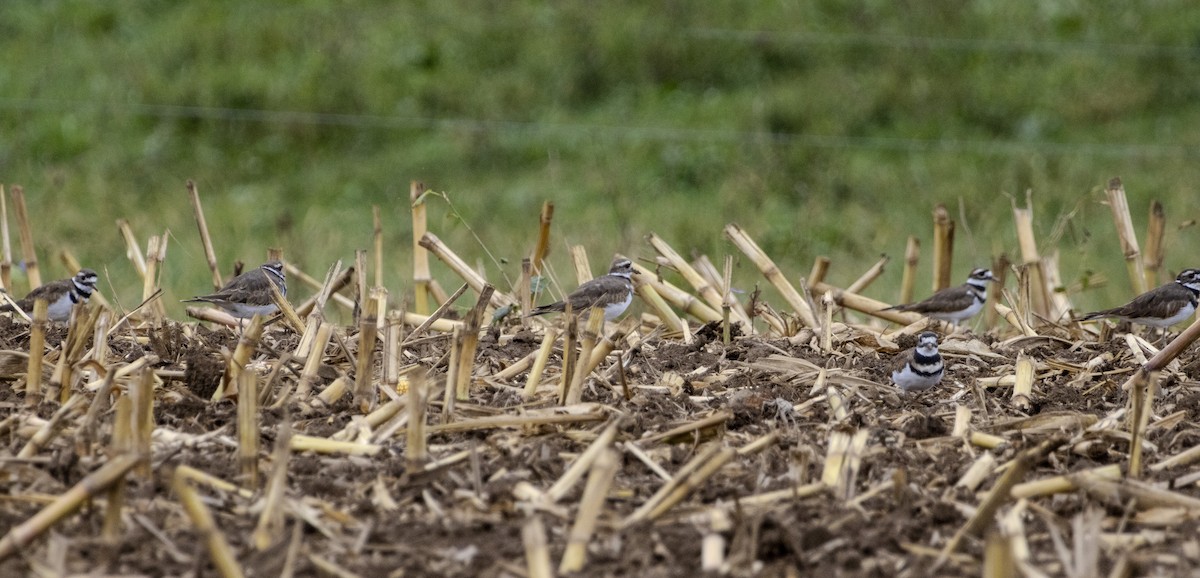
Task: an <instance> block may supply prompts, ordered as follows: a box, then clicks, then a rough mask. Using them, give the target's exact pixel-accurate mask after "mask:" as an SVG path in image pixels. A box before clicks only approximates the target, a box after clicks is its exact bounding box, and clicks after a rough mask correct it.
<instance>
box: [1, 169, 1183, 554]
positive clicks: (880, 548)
mask: <svg viewBox="0 0 1200 578" xmlns="http://www.w3.org/2000/svg"><path fill="white" fill-rule="evenodd" d="M418 193H419V188H418V187H416V186H414V199H417V201H416V202H414V205H413V221H414V223H413V227H414V232H415V233H414V240H415V241H416V244H415V245H414V263H413V279H414V281H413V283H412V285H411V286H409V287H404V288H402V289H401V290H400V291H396V290H395V289H396V288H392V292H391V293H389V292H388V291H387V290H386V289H383V288H381V287H374V286H373V284H372V283H371V282H370V281H368V279H369V278H371V277H372V275H377V274H379V273H380V270H379V268H380V267H382V264H383V263H384V260H383V259H382V257H381V256H380V252H381V251H380V247H379V246H378V245H377V246H376V248H375V251H373V252H368V253H360V254H359V255H358V257H357V258H356V259H355V261H354V266H353V267H348V266H342V264H340V263H339V264H335V265H334V266H333V267H332V268H331V269H330V271H329V273H328V275H327V276H326V277H325V281H324V282H321V281H318V280H312V281H311V285H310V286H305V283H304V282H302V281H301V280H300V279H299V274H300V273H301V272H299V271H297V270H295V269H289V271H288V274H289V280H290V281H291V282H292V283H291V288H292V290H291V291H290V293H289V299H290V302H291V303H290V305H289V306H287V307H285V313H286V314H285V315H283V316H282V318H281V319H279V320H278V321H276V322H274V323H271V324H264V323H263V321H264V320H262V319H256V320H255V321H253V322H251V323H250V324H248V325H247V326H246V327H244V328H243V329H242V330H241V331H235V330H233V329H230V328H227V327H223V326H221V325H219V324H211V323H209V324H206V323H201V324H197V323H196V322H195V321H191V322H187V321H183V320H179V319H167V318H165V317H164V316H163V315H162V311H161V309H158V308H157V307H156V305H155V303H156V300H155V297H154V296H155V292H156V289H157V287H156V284H155V270H156V268H157V267H160V266H161V262H160V259H161V253H156V252H155V251H153V250H152V251H150V252H149V254H147V255H145V256H142V255H141V254H140V252H139V251H138V250H137V246H138V243H137V242H136V241H135V240H134V239H133V236H132V235H131V237H130V250H131V255H132V256H133V258H135V259H136V260H140V261H141V262H142V267H140V268H139V269H140V270H144V271H145V272H146V273H145V274H146V279H147V281H146V283H145V288H146V289H145V297H146V298H147V302H146V303H144V304H143V305H142V306H141V307H139V308H137V309H136V310H133V311H128V312H124V311H123V312H120V313H117V312H113V311H110V310H108V309H107V308H105V307H104V306H103V304H101V303H98V302H97V300H95V299H94V300H93V302H92V305H90V306H89V307H87V308H86V309H80V310H78V311H77V312H76V315H75V316H74V317H73V320H72V322H71V324H70V325H69V326H63V325H48V324H44V323H34V324H33V325H30V324H29V323H28V322H26V321H24V320H22V319H13V318H8V317H0V350H2V351H0V368H2V369H0V372H2V373H0V378H3V379H4V381H3V383H2V384H0V412H2V413H0V415H2V418H0V435H2V436H3V440H4V444H3V449H0V463H3V468H2V469H0V487H2V488H3V493H2V495H3V499H2V500H0V529H3V530H4V532H3V538H2V539H0V574H3V575H6V576H17V575H43V576H50V575H55V576H61V575H73V574H80V575H82V574H89V573H95V574H101V575H111V574H118V575H146V576H160V575H175V576H212V575H220V576H242V575H244V576H309V575H332V576H431V575H441V576H533V577H542V576H552V575H588V576H611V575H625V576H678V575H685V574H695V573H696V572H698V571H702V570H703V571H708V572H711V573H713V574H728V575H734V576H749V575H762V576H801V575H818V576H859V575H867V576H929V575H943V576H977V575H980V573H981V572H984V573H986V574H987V575H990V576H1014V575H1018V574H1022V575H1031V576H1040V575H1047V576H1096V575H1102V574H1103V575H1109V576H1132V575H1143V574H1162V575H1175V574H1181V573H1185V572H1186V571H1187V569H1188V568H1190V567H1192V566H1194V565H1197V564H1200V542H1198V541H1197V539H1196V538H1195V535H1196V530H1197V523H1196V521H1195V520H1196V518H1197V514H1198V513H1200V491H1197V488H1196V485H1195V484H1196V481H1197V480H1200V475H1198V474H1197V470H1196V469H1195V466H1194V464H1193V462H1194V461H1195V460H1196V458H1197V456H1198V455H1200V453H1198V452H1196V451H1195V448H1194V444H1195V441H1196V440H1197V439H1198V437H1200V429H1198V428H1197V427H1196V424H1195V419H1194V415H1195V413H1196V412H1197V411H1200V387H1198V386H1200V384H1198V383H1197V382H1196V381H1195V379H1194V376H1195V373H1196V367H1197V364H1198V363H1200V359H1198V358H1197V356H1196V355H1195V353H1194V351H1193V350H1191V349H1190V348H1189V347H1188V345H1189V344H1190V343H1191V341H1192V340H1193V339H1194V338H1195V337H1196V335H1197V334H1200V332H1198V331H1194V330H1192V329H1188V330H1186V331H1184V332H1183V333H1181V334H1178V335H1177V334H1174V333H1172V334H1171V335H1170V337H1168V339H1167V340H1160V339H1158V337H1157V336H1156V335H1152V334H1143V333H1141V332H1140V330H1139V331H1135V332H1134V333H1133V334H1129V333H1127V332H1126V331H1125V329H1126V328H1124V327H1117V328H1116V329H1117V330H1116V331H1112V330H1110V329H1111V328H1110V327H1109V326H1107V325H1103V324H1088V325H1087V326H1084V325H1080V324H1078V323H1075V322H1073V321H1070V319H1071V318H1072V317H1071V314H1070V312H1071V302H1070V299H1071V295H1072V293H1071V289H1070V288H1067V290H1065V291H1059V290H1058V282H1057V278H1058V275H1057V264H1056V263H1055V262H1054V260H1053V259H1040V258H1039V257H1038V254H1037V252H1038V250H1039V247H1038V246H1037V245H1038V244H1037V240H1036V239H1034V238H1033V236H1032V228H1031V226H1030V223H1031V222H1032V212H1033V209H1032V207H1024V208H1021V207H1015V206H1014V209H1013V214H1014V219H1015V222H1016V229H1017V231H1018V234H1019V235H1020V241H1021V247H1022V251H1023V255H1022V259H1021V264H1020V265H1016V266H1008V267H999V266H998V267H994V269H995V270H996V272H997V274H998V275H999V277H1000V278H1001V281H1002V283H1003V291H992V292H991V295H990V296H989V303H988V307H987V309H986V310H985V314H983V315H981V316H980V320H979V321H978V322H976V323H975V324H973V326H969V327H964V328H961V329H959V330H958V331H954V328H952V327H950V326H948V325H943V324H940V323H937V322H928V321H925V320H923V319H922V318H920V317H919V316H916V315H915V314H912V313H900V312H886V313H879V315H881V316H883V317H884V318H882V319H881V318H879V317H876V316H873V315H869V314H867V313H868V312H877V311H878V310H879V309H880V308H882V307H885V306H886V304H883V303H880V302H878V301H874V300H871V299H868V298H866V297H863V296H862V295H861V293H862V291H863V290H864V289H865V288H867V287H868V286H869V285H870V284H871V282H872V281H873V280H874V279H875V278H876V277H877V276H878V275H879V274H880V272H881V271H882V267H883V265H884V263H883V262H881V263H880V264H879V265H878V266H877V267H874V268H872V269H871V270H869V271H867V272H865V273H864V274H863V275H862V277H861V278H860V279H859V280H858V281H856V282H855V283H854V284H853V285H852V286H850V287H847V288H839V287H832V286H830V285H828V284H827V283H825V282H824V279H823V278H824V272H825V271H826V269H827V268H828V265H830V264H829V263H827V262H822V261H821V260H820V259H818V260H817V263H816V265H815V266H814V268H813V270H812V271H811V272H797V271H780V270H779V269H778V268H776V267H775V266H774V264H773V262H772V260H771V259H770V256H768V255H765V254H763V253H762V252H761V251H760V250H759V249H758V247H757V245H756V244H755V242H754V240H753V232H752V231H745V230H742V229H741V228H740V227H738V226H737V225H732V224H731V225H729V226H728V227H727V228H726V229H725V230H724V231H723V233H724V235H725V236H726V237H727V238H728V239H729V240H730V241H731V244H730V245H729V247H730V251H729V255H730V258H729V259H726V256H724V255H722V256H719V258H717V259H710V258H709V257H707V256H700V257H698V258H696V259H694V260H692V261H688V260H685V259H683V258H682V257H680V255H679V253H678V252H677V251H676V250H675V249H674V248H672V247H671V245H670V244H669V242H668V241H667V240H664V239H662V238H660V237H658V236H655V235H653V234H652V235H650V236H649V237H648V246H647V247H646V248H645V250H644V253H643V255H641V257H642V258H641V259H640V260H639V259H635V262H636V263H637V267H638V269H637V273H636V274H635V278H634V280H635V284H636V287H637V291H638V294H639V297H640V299H639V300H638V301H639V305H638V306H636V307H635V308H634V309H632V310H631V311H630V312H629V313H626V314H625V316H624V318H622V319H619V320H618V321H617V322H612V323H608V324H607V327H600V326H599V323H598V321H599V320H600V319H602V316H599V315H594V316H592V320H591V321H586V322H576V321H571V322H569V323H568V322H567V319H566V318H565V316H560V315H554V316H549V317H546V318H522V317H521V316H520V315H519V314H515V313H513V309H514V307H515V306H518V305H521V304H524V307H525V308H526V309H527V308H528V305H529V300H530V299H531V296H530V293H531V288H536V287H537V286H539V285H543V284H545V283H544V282H543V281H541V280H540V279H541V277H540V276H537V275H534V274H533V271H535V270H537V268H538V267H539V265H540V264H541V263H542V261H541V257H542V256H544V254H545V250H546V247H547V246H548V245H547V243H548V238H547V237H548V232H549V230H550V229H549V223H550V219H551V217H552V211H551V210H546V211H544V212H543V219H542V222H541V228H540V230H539V235H538V240H537V242H536V245H535V246H536V247H537V248H536V249H535V250H534V253H533V256H532V259H531V260H530V262H529V263H528V264H527V265H524V266H522V270H521V271H519V272H518V271H515V266H514V273H513V278H514V279H519V280H518V281H516V282H515V283H513V286H512V287H503V288H501V287H493V286H492V285H489V284H488V282H487V280H485V279H483V278H482V277H480V276H479V274H478V273H477V272H476V271H474V270H473V269H472V268H471V267H470V266H467V265H466V264H465V262H464V260H463V258H461V257H460V256H459V255H458V254H457V253H456V252H455V251H454V250H452V249H451V248H449V247H446V246H445V245H444V244H442V243H441V242H440V241H439V240H438V238H437V237H436V235H435V234H433V233H427V232H426V231H425V224H424V221H425V217H424V208H423V205H422V203H421V202H420V200H419V199H420V198H419V195H418ZM193 194H194V193H193ZM194 198H195V200H196V203H195V205H194V206H195V207H196V208H197V211H198V215H201V214H202V212H199V211H201V209H200V203H199V199H198V197H194ZM1123 198H1124V193H1123V189H1122V188H1121V186H1120V183H1119V182H1117V181H1114V182H1113V183H1110V185H1109V202H1110V203H1111V204H1112V205H1113V206H1114V211H1113V213H1114V219H1115V221H1116V223H1117V230H1118V231H1122V230H1130V231H1131V230H1132V228H1131V227H1130V228H1128V229H1126V228H1125V226H1124V225H1126V224H1127V223H1128V219H1129V218H1130V216H1129V215H1128V211H1127V210H1125V209H1123V203H1122V199H1123ZM549 208H550V207H547V209H549ZM200 222H202V219H200ZM934 228H935V236H936V239H935V243H934V246H935V248H936V249H935V255H933V261H934V264H935V267H934V268H935V271H937V272H938V273H937V274H939V275H941V276H942V277H943V283H945V282H946V280H947V279H948V278H949V274H950V272H951V268H950V258H949V255H950V248H951V239H952V237H953V235H952V230H953V224H952V223H951V222H949V221H948V218H947V217H946V216H945V214H944V213H942V214H941V215H940V219H939V220H937V222H935V223H934ZM25 229H27V225H26V226H22V230H25ZM201 229H202V231H201V237H202V238H205V235H204V232H203V225H201ZM721 233H722V232H719V231H713V233H712V234H714V235H718V234H721ZM913 233H914V234H917V233H919V231H913ZM377 234H378V233H377ZM1158 234H1161V230H1160V231H1159V233H1158ZM1123 241H1125V242H1127V243H1129V244H1136V239H1132V238H1128V237H1124V238H1123ZM534 244H535V243H534V242H533V241H532V240H531V245H534ZM155 245H156V242H152V243H151V244H150V246H151V248H153V247H154V246H155ZM1145 246H1146V247H1145V252H1144V253H1145V254H1144V257H1143V256H1142V255H1139V254H1135V253H1130V254H1129V255H1128V257H1129V262H1130V272H1131V275H1132V276H1133V278H1131V281H1132V282H1134V283H1140V284H1144V283H1145V282H1146V280H1147V279H1149V280H1151V281H1153V280H1156V279H1157V280H1158V281H1163V280H1166V277H1167V275H1166V272H1160V271H1159V268H1160V266H1161V263H1162V255H1161V251H1162V249H1161V245H1160V244H1159V243H1158V242H1157V241H1156V240H1155V239H1154V234H1153V233H1152V234H1151V235H1150V238H1148V239H1146V241H1145ZM460 249H461V248H460ZM591 249H592V251H593V252H592V254H591V255H590V258H591V260H592V261H591V262H592V263H599V262H600V261H605V262H606V261H607V259H608V257H609V255H607V254H604V253H603V251H604V248H601V247H593V248H591ZM1040 249H1041V250H1042V251H1045V252H1046V254H1051V252H1052V251H1050V249H1051V248H1050V247H1040ZM426 251H428V252H426ZM650 255H653V257H650ZM284 256H285V259H286V254H285V255H284ZM574 256H575V257H576V265H577V268H578V269H579V270H580V271H581V272H584V273H583V274H582V275H581V278H586V275H587V273H586V272H587V271H588V270H589V267H588V266H587V262H588V257H589V255H587V254H585V253H584V252H583V251H582V250H579V251H576V252H574ZM909 257H910V258H909V259H907V260H906V263H905V264H904V266H905V267H906V268H909V270H910V271H911V268H912V267H915V265H916V262H917V258H918V256H917V255H916V254H915V253H914V254H912V255H909ZM1113 258H1114V259H1120V258H1122V256H1120V255H1114V256H1113ZM735 264H736V269H737V273H738V281H737V282H736V283H735V282H731V278H732V275H731V271H732V269H733V268H734V265H735ZM195 266H197V267H203V266H204V265H203V264H201V263H196V264H195ZM214 266H215V264H214ZM435 267H445V268H447V269H449V270H452V271H453V272H454V273H455V274H457V275H458V276H460V277H461V278H462V279H463V285H464V289H465V291H463V290H460V291H458V292H453V294H452V295H446V293H447V292H446V291H444V290H443V289H442V288H441V287H440V286H439V285H438V284H437V283H436V282H433V281H431V279H432V277H431V274H430V269H431V268H435ZM759 272H761V273H762V275H761V276H759V275H758V273H759ZM311 273H317V275H316V277H318V278H319V277H320V275H319V272H311ZM802 273H807V277H806V278H802V277H801V274H802ZM752 275H753V276H752ZM377 278H378V277H377ZM1006 278H1007V282H1004V280H1005V279H1006ZM905 279H906V286H905V288H903V289H904V291H905V292H907V295H909V296H911V295H912V292H913V284H912V275H909V274H906V275H905ZM760 282H761V284H762V285H763V286H764V287H765V286H766V285H767V284H770V285H772V286H773V290H774V291H777V294H778V295H780V296H781V297H780V298H779V299H774V298H773V300H774V301H775V302H768V301H767V300H766V299H765V298H764V297H763V296H762V295H761V294H759V293H758V292H757V291H753V292H752V293H739V292H736V291H731V290H729V289H730V286H731V285H734V286H736V285H737V284H738V283H743V284H744V286H747V287H754V286H756V285H758V284H759V283H760ZM949 282H950V283H951V284H953V283H957V282H958V280H951V281H949ZM561 285H562V286H563V287H564V288H567V289H569V288H571V287H574V282H573V281H571V282H568V281H566V280H563V282H562V283H561ZM102 286H103V283H102ZM1135 286H1137V285H1135ZM197 292H203V291H197ZM305 293H312V294H313V295H312V297H311V298H306V299H300V297H301V296H302V295H303V294H305ZM773 294H774V293H773ZM304 296H305V297H307V295H304ZM550 300H551V299H550V298H548V297H547V296H546V295H544V294H543V295H541V297H540V298H539V299H538V300H537V302H539V303H545V302H548V301H550ZM451 303H452V304H453V305H451V306H448V307H439V304H445V305H450V304H451ZM346 311H354V312H356V313H355V315H356V317H355V319H356V321H355V322H354V323H351V324H348V325H337V324H335V323H333V322H326V321H325V319H326V313H328V316H329V318H330V319H333V318H334V317H335V314H336V315H337V316H338V318H340V316H341V315H344V314H345V312H346ZM189 313H193V314H195V315H199V316H205V315H206V314H205V313H203V312H201V311H197V310H193V309H189ZM505 313H508V314H507V315H505ZM214 319H215V317H214ZM927 325H929V326H930V327H931V328H933V329H934V330H936V331H938V332H939V333H942V334H943V337H942V339H941V343H942V353H943V355H944V356H945V357H946V359H947V361H948V364H947V374H946V378H945V380H944V381H943V382H942V384H941V385H940V386H938V387H936V388H934V389H932V390H930V391H928V392H925V393H922V394H918V395H909V396H901V395H899V392H898V390H897V389H895V387H894V386H892V385H891V384H890V382H889V375H888V374H887V373H886V370H885V368H886V366H887V365H888V364H889V362H890V361H891V360H892V358H893V357H894V356H895V355H896V354H898V353H899V352H900V351H902V350H905V349H907V348H909V347H912V346H913V344H914V342H915V337H914V335H915V334H916V333H918V332H920V331H921V330H923V329H925V328H926V326H927ZM1100 328H1103V329H1100ZM1143 337H1145V339H1144V338H1143ZM1152 342H1153V343H1156V344H1157V345H1159V346H1163V348H1162V352H1161V353H1159V349H1158V348H1156V347H1155V345H1154V344H1153V343H1152ZM1167 343H1169V345H1165V346H1164V344H1167ZM39 357H40V359H39ZM564 357H565V358H566V359H564ZM39 365H40V371H32V372H31V371H30V368H38V366H39Z"/></svg>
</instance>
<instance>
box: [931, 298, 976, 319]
mask: <svg viewBox="0 0 1200 578" xmlns="http://www.w3.org/2000/svg"><path fill="white" fill-rule="evenodd" d="M982 309H983V301H978V300H976V301H974V302H972V303H971V306H970V307H967V308H966V309H963V310H962V311H947V312H944V313H930V314H929V316H930V317H932V318H934V319H940V320H942V321H949V322H951V323H958V322H960V321H965V320H967V319H970V318H972V317H974V316H975V314H976V313H979V312H980V311H981V310H982Z"/></svg>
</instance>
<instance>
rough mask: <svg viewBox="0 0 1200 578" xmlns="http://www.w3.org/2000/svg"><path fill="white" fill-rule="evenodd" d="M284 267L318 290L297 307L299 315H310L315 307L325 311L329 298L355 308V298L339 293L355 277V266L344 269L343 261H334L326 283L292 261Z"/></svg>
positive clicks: (348, 307)
mask: <svg viewBox="0 0 1200 578" xmlns="http://www.w3.org/2000/svg"><path fill="white" fill-rule="evenodd" d="M283 267H284V269H287V274H288V275H289V276H291V277H293V278H295V279H297V280H299V281H300V282H301V283H303V284H304V285H308V286H309V287H312V288H313V289H316V290H317V292H316V293H314V294H313V296H312V297H309V298H308V299H307V300H306V301H304V303H302V304H300V306H299V307H297V308H296V315H297V316H299V317H308V315H309V314H310V313H312V312H313V310H314V309H315V310H317V311H324V310H325V303H326V302H327V301H328V300H329V299H333V301H334V303H337V304H338V305H341V306H342V307H344V308H346V309H348V310H351V311H353V310H354V300H353V299H350V298H349V297H346V296H345V295H342V294H341V293H338V291H341V290H342V289H343V288H345V287H346V286H347V285H349V284H350V280H351V279H352V278H354V267H350V268H349V269H344V270H343V269H342V262H341V261H340V260H338V261H336V262H334V264H333V265H332V266H330V268H329V271H328V272H327V273H326V274H325V282H324V283H322V282H319V281H317V280H316V279H313V278H312V277H310V276H309V275H308V274H307V273H305V272H304V271H301V270H300V268H299V267H296V266H295V265H293V264H291V263H284V264H283Z"/></svg>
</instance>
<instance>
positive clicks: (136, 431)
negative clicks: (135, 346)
mask: <svg viewBox="0 0 1200 578" xmlns="http://www.w3.org/2000/svg"><path fill="white" fill-rule="evenodd" d="M156 379H158V378H157V377H155V376H154V371H153V370H152V369H151V368H150V366H148V365H147V366H144V367H142V369H140V370H139V375H138V377H137V379H136V380H134V381H133V383H132V384H131V386H132V387H130V397H131V398H132V399H133V444H134V445H133V451H134V452H135V453H136V454H137V455H138V456H139V457H141V458H142V463H141V465H139V466H138V473H139V474H140V475H141V476H142V477H143V478H146V479H149V478H150V477H151V475H152V474H153V472H152V470H151V468H150V450H151V446H150V442H151V440H152V439H153V438H154V382H155V380H156Z"/></svg>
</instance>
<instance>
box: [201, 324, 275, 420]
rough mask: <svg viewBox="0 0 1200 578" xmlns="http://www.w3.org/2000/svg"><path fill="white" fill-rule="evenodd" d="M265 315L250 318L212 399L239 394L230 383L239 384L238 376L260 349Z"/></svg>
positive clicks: (216, 399) (218, 399) (217, 399)
mask: <svg viewBox="0 0 1200 578" xmlns="http://www.w3.org/2000/svg"><path fill="white" fill-rule="evenodd" d="M262 329H263V317H262V315H255V316H254V317H251V318H250V324H249V325H247V326H246V329H245V330H243V331H242V336H241V338H240V339H238V344H237V348H235V349H234V350H233V356H232V357H230V359H229V367H228V369H227V370H226V372H225V376H224V377H223V378H222V379H221V384H220V385H219V386H217V390H216V391H214V392H213V395H212V400H213V401H220V400H221V399H223V398H225V397H228V396H234V395H237V391H236V387H234V388H233V390H232V391H228V390H229V389H230V384H234V385H236V384H237V377H238V374H240V373H241V372H242V371H243V370H244V368H245V367H246V364H248V363H250V358H251V357H252V356H253V355H254V352H255V350H257V349H258V342H259V340H261V339H262Z"/></svg>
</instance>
